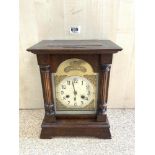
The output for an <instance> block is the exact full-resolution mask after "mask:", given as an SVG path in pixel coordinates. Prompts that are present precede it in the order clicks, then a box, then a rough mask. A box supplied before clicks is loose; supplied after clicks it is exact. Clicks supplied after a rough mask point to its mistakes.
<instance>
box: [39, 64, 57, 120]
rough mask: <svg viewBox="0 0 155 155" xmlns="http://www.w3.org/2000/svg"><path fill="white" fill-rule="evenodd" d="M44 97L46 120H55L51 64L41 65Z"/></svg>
mask: <svg viewBox="0 0 155 155" xmlns="http://www.w3.org/2000/svg"><path fill="white" fill-rule="evenodd" d="M39 67H40V74H41V81H42V89H43V97H44V107H45V118H44V119H45V120H46V122H54V121H55V120H56V117H55V109H54V102H53V92H52V81H51V66H50V65H39Z"/></svg>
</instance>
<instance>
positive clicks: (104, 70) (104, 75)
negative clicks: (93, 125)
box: [97, 62, 111, 122]
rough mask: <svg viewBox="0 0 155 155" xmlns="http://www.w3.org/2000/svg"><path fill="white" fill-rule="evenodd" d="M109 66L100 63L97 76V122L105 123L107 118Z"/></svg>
mask: <svg viewBox="0 0 155 155" xmlns="http://www.w3.org/2000/svg"><path fill="white" fill-rule="evenodd" d="M110 69H111V64H103V63H102V62H101V63H100V75H99V87H100V88H99V90H100V91H99V96H98V110H97V121H104V122H105V121H106V118H107V114H106V112H107V100H108V87H109V76H110Z"/></svg>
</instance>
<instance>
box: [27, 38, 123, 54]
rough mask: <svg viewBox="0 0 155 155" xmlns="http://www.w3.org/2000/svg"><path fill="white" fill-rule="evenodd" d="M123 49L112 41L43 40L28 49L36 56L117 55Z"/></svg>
mask: <svg viewBox="0 0 155 155" xmlns="http://www.w3.org/2000/svg"><path fill="white" fill-rule="evenodd" d="M121 50H122V48H121V47H120V46H118V45H117V44H115V43H114V42H112V41H110V40H42V41H40V42H39V43H37V44H35V45H33V46H32V47H30V48H28V49H27V51H31V52H32V53H35V54H56V53H57V54H59V53H62V51H68V52H69V51H70V52H77V51H82V53H87V52H86V51H89V54H91V53H94V51H95V52H99V53H98V54H101V53H102V52H104V53H105V52H107V53H116V52H118V51H121Z"/></svg>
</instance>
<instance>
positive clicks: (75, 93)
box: [72, 81, 77, 95]
mask: <svg viewBox="0 0 155 155" xmlns="http://www.w3.org/2000/svg"><path fill="white" fill-rule="evenodd" d="M72 85H73V89H74V95H77V92H76V91H75V87H74V83H73V81H72Z"/></svg>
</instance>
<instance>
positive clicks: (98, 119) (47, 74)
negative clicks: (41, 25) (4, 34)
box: [27, 40, 122, 139]
mask: <svg viewBox="0 0 155 155" xmlns="http://www.w3.org/2000/svg"><path fill="white" fill-rule="evenodd" d="M121 50H122V48H121V47H119V46H118V45H116V44H115V43H113V42H112V41H110V40H53V41H52V40H43V41H41V42H39V43H38V44H36V45H34V46H32V47H30V48H29V49H27V51H31V52H32V53H34V54H36V56H37V61H38V65H39V68H40V75H41V82H42V90H43V98H44V108H45V116H44V119H43V122H42V125H41V127H42V131H41V135H40V138H41V139H49V138H52V137H55V136H85V137H87V136H91V137H98V138H104V139H110V138H111V133H110V125H109V122H108V118H107V114H106V111H107V99H108V86H109V77H110V68H111V64H112V57H113V54H114V53H116V52H118V51H121ZM70 58H78V59H83V60H85V61H86V62H88V63H89V64H90V65H91V66H92V67H93V69H94V72H96V73H99V79H98V99H97V112H96V114H85V115H84V114H80V115H73V114H72V115H71V114H68V115H67V114H59V115H58V114H55V109H54V100H53V92H52V87H53V86H52V81H51V73H55V72H56V70H57V68H58V66H59V65H60V63H62V62H63V61H65V60H67V59H70Z"/></svg>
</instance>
